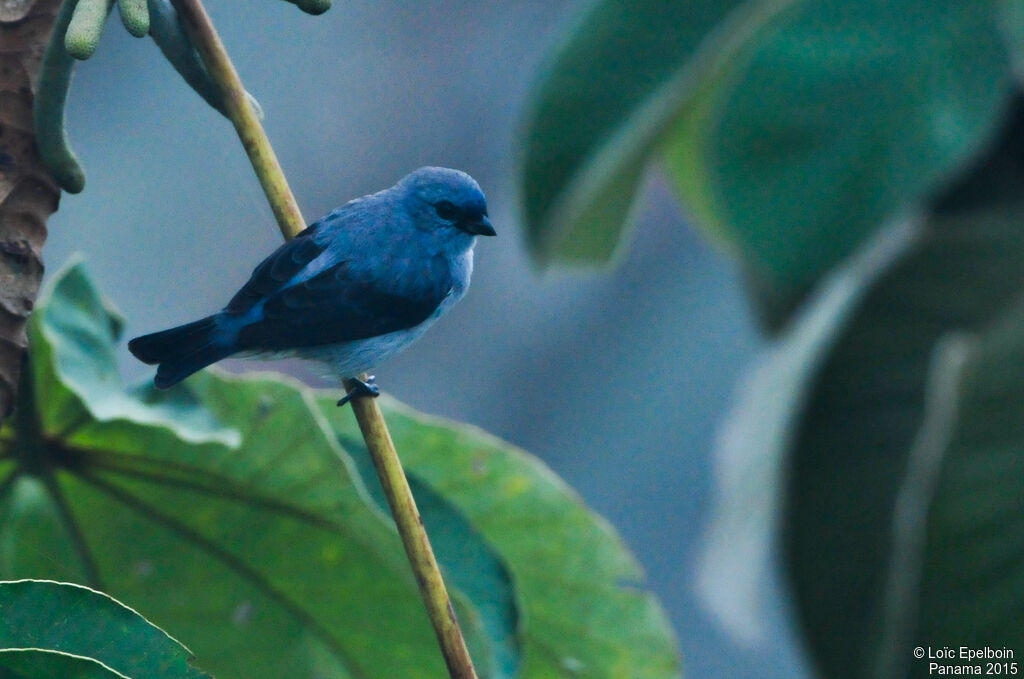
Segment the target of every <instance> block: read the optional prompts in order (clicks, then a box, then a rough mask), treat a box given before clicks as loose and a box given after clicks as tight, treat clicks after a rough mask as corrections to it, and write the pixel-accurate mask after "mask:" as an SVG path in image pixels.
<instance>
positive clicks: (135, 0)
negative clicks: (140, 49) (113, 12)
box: [117, 0, 149, 38]
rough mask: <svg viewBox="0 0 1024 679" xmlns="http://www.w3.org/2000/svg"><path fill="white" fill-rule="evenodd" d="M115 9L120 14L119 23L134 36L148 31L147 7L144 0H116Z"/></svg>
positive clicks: (137, 36)
mask: <svg viewBox="0 0 1024 679" xmlns="http://www.w3.org/2000/svg"><path fill="white" fill-rule="evenodd" d="M117 11H118V13H119V14H120V15H121V23H123V24H124V27H125V28H126V29H127V30H128V32H129V33H131V34H132V35H134V36H135V37H136V38H142V37H144V36H145V35H146V34H147V33H149V8H148V7H147V6H146V0H117Z"/></svg>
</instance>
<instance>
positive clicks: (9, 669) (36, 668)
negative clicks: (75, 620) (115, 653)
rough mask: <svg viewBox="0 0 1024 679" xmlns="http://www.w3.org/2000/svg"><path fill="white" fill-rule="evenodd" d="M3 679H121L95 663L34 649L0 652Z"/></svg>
mask: <svg viewBox="0 0 1024 679" xmlns="http://www.w3.org/2000/svg"><path fill="white" fill-rule="evenodd" d="M0 669H2V670H3V677H4V679H125V675H123V674H121V673H120V672H117V671H115V670H112V669H110V668H109V667H107V666H106V665H104V664H103V663H101V662H100V661H98V660H93V659H92V658H83V657H81V656H77V655H71V654H69V653H61V652H59V651H43V650H40V649H38V648H19V649H0Z"/></svg>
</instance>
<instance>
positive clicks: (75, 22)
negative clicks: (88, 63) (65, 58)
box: [64, 0, 114, 59]
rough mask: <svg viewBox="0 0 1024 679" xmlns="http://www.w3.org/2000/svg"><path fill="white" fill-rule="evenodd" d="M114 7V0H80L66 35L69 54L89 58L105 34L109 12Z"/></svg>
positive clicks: (66, 47)
mask: <svg viewBox="0 0 1024 679" xmlns="http://www.w3.org/2000/svg"><path fill="white" fill-rule="evenodd" d="M113 7H114V0H79V2H78V6H76V7H75V13H74V14H73V15H72V16H71V23H70V24H69V25H68V30H67V33H66V34H65V36H64V47H65V49H67V51H68V54H70V55H71V56H73V57H74V58H75V59H88V58H89V57H91V56H92V55H93V53H94V52H95V51H96V45H98V44H99V42H100V35H102V34H103V24H104V23H106V21H107V14H109V13H110V10H111V9H112V8H113Z"/></svg>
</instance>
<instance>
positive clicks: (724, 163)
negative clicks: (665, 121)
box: [704, 0, 1012, 298]
mask: <svg viewBox="0 0 1024 679" xmlns="http://www.w3.org/2000/svg"><path fill="white" fill-rule="evenodd" d="M998 16H999V3H998V2H993V1H981V2H970V3H964V2H960V0H939V1H937V2H936V1H935V0H898V1H895V2H894V1H892V0H866V1H864V2H855V3H850V2H844V1H841V0H832V1H827V2H807V1H805V2H797V3H794V4H792V6H791V7H790V8H788V9H786V10H785V11H783V12H782V13H781V14H780V15H779V16H778V17H777V18H776V19H774V20H773V21H771V22H768V23H766V24H765V25H764V27H763V28H762V29H761V30H760V31H758V32H757V34H756V35H755V36H754V37H753V38H752V39H751V40H749V41H748V42H747V44H746V45H745V46H744V48H743V50H742V53H741V54H740V56H739V57H738V58H739V59H740V60H742V61H743V62H744V65H743V67H742V68H740V69H738V71H737V73H736V77H735V78H734V79H733V80H732V81H731V82H730V84H729V88H728V92H727V93H725V94H723V95H722V96H723V101H724V104H723V105H722V106H721V108H720V109H719V119H718V120H717V125H716V126H715V128H714V129H713V130H712V131H711V134H710V138H709V140H708V142H707V146H706V148H705V156H704V162H705V164H706V167H707V171H708V172H709V173H710V175H711V177H710V180H709V184H710V186H711V187H712V200H713V203H714V205H715V206H716V209H717V210H718V211H720V213H721V215H722V217H723V220H722V223H723V225H724V227H725V228H726V229H727V231H728V232H729V236H730V238H731V239H732V240H733V241H734V242H735V243H736V244H737V247H738V249H739V251H740V252H741V254H742V256H743V258H744V261H745V262H746V265H747V266H748V267H749V268H751V269H752V270H753V271H754V272H755V275H757V276H759V277H761V278H763V279H765V280H766V281H767V282H768V284H769V285H770V286H772V287H774V288H777V292H776V293H775V294H777V295H783V296H786V297H790V298H792V297H799V296H800V295H801V294H803V292H805V291H806V289H807V288H808V287H809V286H810V285H811V284H812V283H813V282H814V281H815V280H816V279H817V278H818V277H819V276H821V275H822V274H823V273H824V272H825V271H827V270H828V269H829V268H831V267H832V266H833V265H834V264H835V263H836V262H838V261H839V260H841V259H842V258H843V257H845V256H846V255H848V254H849V253H850V252H852V250H853V249H854V248H855V247H856V246H857V244H858V243H860V242H861V240H863V238H864V237H865V236H866V235H867V234H869V233H871V232H872V231H874V230H875V229H876V228H878V226H879V225H880V224H881V223H882V222H883V221H885V220H886V219H887V218H889V217H891V216H892V215H893V214H895V213H896V212H897V211H899V210H901V209H904V208H905V207H906V206H913V205H916V204H918V203H919V202H920V201H921V200H922V199H923V198H925V197H926V196H928V195H930V194H931V193H932V192H934V191H935V190H936V188H937V187H939V186H941V185H942V184H943V183H945V182H947V181H948V180H949V178H950V177H951V175H953V174H954V173H956V172H957V171H959V170H960V169H961V166H962V165H963V164H964V163H965V161H967V160H969V159H970V158H971V157H973V156H974V155H975V154H976V153H977V152H978V151H979V149H980V148H981V147H982V146H983V145H984V144H985V143H986V142H987V141H988V140H989V138H990V137H991V135H992V133H993V132H994V131H995V128H996V125H997V124H998V123H999V121H1001V120H1002V116H1003V114H1004V112H1005V109H1006V104H1007V101H1008V97H1009V95H1010V92H1011V84H1012V80H1011V69H1010V63H1009V60H1008V58H1007V54H1006V50H1005V49H1004V48H1003V46H1002V44H1001V42H1000V40H999V33H998Z"/></svg>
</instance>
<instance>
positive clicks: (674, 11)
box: [522, 0, 757, 264]
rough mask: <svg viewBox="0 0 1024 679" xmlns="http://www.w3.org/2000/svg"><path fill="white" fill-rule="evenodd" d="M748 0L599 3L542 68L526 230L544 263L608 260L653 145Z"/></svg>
mask: <svg viewBox="0 0 1024 679" xmlns="http://www.w3.org/2000/svg"><path fill="white" fill-rule="evenodd" d="M756 4H757V3H744V2H742V0H725V1H723V0H697V1H695V2H675V1H673V0H641V1H639V2H637V1H634V2H627V1H626V0H602V1H601V2H597V3H595V4H594V5H593V6H592V7H591V8H590V9H589V10H588V11H587V12H586V13H585V14H584V15H583V16H582V17H581V19H580V20H579V21H578V23H577V24H576V26H575V27H574V28H573V30H571V31H570V32H569V34H568V36H567V38H566V39H565V41H564V42H563V43H562V44H561V45H560V46H559V48H558V49H557V50H556V51H555V52H554V54H553V55H552V56H551V58H550V59H549V61H548V63H547V64H546V66H545V68H544V69H543V76H542V80H541V82H540V83H539V84H538V85H537V87H536V92H535V95H534V99H533V102H532V105H531V107H530V112H529V120H528V124H527V126H526V130H525V133H524V141H523V144H524V152H523V161H522V192H523V196H522V198H523V209H524V213H525V216H526V235H527V240H528V243H529V246H530V249H531V252H532V253H533V255H534V256H535V257H536V258H537V260H538V261H540V262H541V263H545V264H546V263H550V262H554V261H567V262H576V263H595V262H604V261H607V260H608V259H609V258H610V257H611V256H612V254H613V252H614V251H615V248H616V247H617V245H618V244H619V242H620V241H621V240H622V237H623V230H624V222H625V221H626V213H627V211H628V209H629V205H630V203H631V202H632V198H633V194H634V193H635V191H636V188H637V185H638V184H639V181H640V178H641V174H642V172H643V169H644V166H645V165H646V163H647V157H648V155H649V154H650V152H651V150H652V149H653V145H654V143H655V142H656V141H657V139H658V138H659V136H660V135H661V134H662V133H663V132H664V131H665V129H666V128H667V126H668V125H669V124H670V123H671V122H672V121H673V120H674V119H675V117H676V116H677V115H678V111H679V109H680V108H681V107H682V106H684V105H685V104H686V102H687V101H688V97H689V96H690V94H691V91H692V89H693V88H694V87H695V86H696V85H697V84H698V82H699V80H698V79H699V77H700V73H701V69H702V68H703V67H704V66H705V63H704V61H705V59H704V58H703V57H699V58H695V55H698V53H699V50H701V49H703V50H705V51H708V50H709V49H710V47H709V46H707V45H705V42H706V41H709V40H710V41H713V40H714V39H715V38H716V37H721V36H720V35H719V34H720V33H723V32H724V31H723V30H721V29H719V28H718V27H719V25H720V24H721V23H722V22H723V21H725V20H726V19H727V18H729V17H730V16H731V15H732V14H733V13H734V12H736V11H737V10H739V12H738V13H739V14H743V13H744V11H745V9H746V8H745V7H744V6H745V5H748V6H749V5H756Z"/></svg>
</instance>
